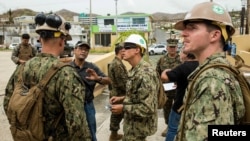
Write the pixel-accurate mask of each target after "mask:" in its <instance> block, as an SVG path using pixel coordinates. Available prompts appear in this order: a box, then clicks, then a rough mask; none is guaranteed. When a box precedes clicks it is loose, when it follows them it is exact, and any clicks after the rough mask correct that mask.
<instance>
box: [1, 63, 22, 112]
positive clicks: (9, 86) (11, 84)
mask: <svg viewBox="0 0 250 141" xmlns="http://www.w3.org/2000/svg"><path fill="white" fill-rule="evenodd" d="M19 68H20V65H18V66H17V68H16V70H15V71H14V72H13V74H12V75H11V77H10V79H9V81H8V83H7V85H6V88H5V96H4V100H3V107H4V111H5V113H7V109H8V104H9V100H10V97H11V96H12V94H13V92H14V87H15V80H17V74H18V72H19Z"/></svg>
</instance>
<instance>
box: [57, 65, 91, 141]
mask: <svg viewBox="0 0 250 141" xmlns="http://www.w3.org/2000/svg"><path fill="white" fill-rule="evenodd" d="M60 76H63V77H59V78H58V81H57V85H56V89H59V90H60V91H59V101H60V103H62V106H63V107H64V110H65V119H66V126H67V130H68V132H69V136H70V138H71V140H83V139H85V140H86V141H91V134H90V131H89V128H88V124H87V120H86V114H85V112H84V98H85V85H84V84H83V83H81V78H80V76H79V75H78V74H77V72H76V71H75V70H74V69H73V68H72V67H64V68H63V70H62V71H61V73H60Z"/></svg>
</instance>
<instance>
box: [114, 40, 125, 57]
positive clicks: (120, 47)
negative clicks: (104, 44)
mask: <svg viewBox="0 0 250 141" xmlns="http://www.w3.org/2000/svg"><path fill="white" fill-rule="evenodd" d="M122 49H123V46H121V45H120V44H119V43H118V44H116V45H115V54H116V55H117V54H118V53H119V51H120V50H122Z"/></svg>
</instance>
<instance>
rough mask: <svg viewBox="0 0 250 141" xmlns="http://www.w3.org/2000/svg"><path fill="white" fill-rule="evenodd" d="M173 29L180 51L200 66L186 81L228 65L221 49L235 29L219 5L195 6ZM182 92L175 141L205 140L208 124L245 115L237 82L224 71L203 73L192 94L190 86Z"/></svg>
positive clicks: (224, 122) (225, 122) (234, 120)
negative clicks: (178, 33)
mask: <svg viewBox="0 0 250 141" xmlns="http://www.w3.org/2000/svg"><path fill="white" fill-rule="evenodd" d="M175 28H176V29H178V30H182V33H181V35H182V36H183V41H184V46H185V47H184V51H185V52H187V53H193V54H194V55H195V56H196V58H197V59H198V61H199V64H200V65H199V67H197V68H196V70H194V71H193V73H191V75H189V77H188V78H189V79H190V78H193V77H194V76H195V75H196V74H197V73H198V72H199V70H201V69H202V68H204V67H206V66H207V65H209V64H216V63H221V64H226V65H229V66H230V65H231V64H230V63H229V62H228V60H227V59H226V56H225V52H224V50H225V49H226V48H225V47H226V46H227V45H226V44H225V43H227V40H228V39H229V38H230V37H231V36H232V35H233V34H234V32H235V29H234V27H233V25H232V21H231V17H230V15H229V13H228V12H227V11H226V9H224V8H223V7H222V6H221V5H219V4H217V3H214V2H203V3H200V4H197V5H195V6H194V7H193V9H191V11H189V12H188V13H187V15H186V17H185V18H184V20H182V21H179V22H177V23H176V24H175ZM189 84H190V83H189ZM186 90H187V91H186V93H185V96H184V104H185V105H184V110H183V111H182V116H181V120H180V124H179V127H178V132H177V138H176V139H177V140H178V141H204V140H208V125H233V124H237V121H239V120H240V119H241V118H242V117H243V115H244V113H245V107H244V102H243V96H242V92H241V88H240V86H239V82H238V81H237V79H236V78H235V77H234V76H232V75H231V74H230V73H229V72H227V71H226V70H224V69H221V68H218V67H217V68H215V67H214V68H209V69H207V70H205V71H204V72H202V73H201V74H200V75H199V76H198V78H197V79H196V81H194V85H193V89H192V91H191V90H190V86H188V88H187V89H186ZM189 91H191V92H190V93H189Z"/></svg>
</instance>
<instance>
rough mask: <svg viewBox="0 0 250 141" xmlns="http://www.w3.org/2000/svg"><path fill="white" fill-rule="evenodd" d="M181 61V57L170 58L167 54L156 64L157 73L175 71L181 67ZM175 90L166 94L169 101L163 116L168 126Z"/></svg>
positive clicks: (164, 108)
mask: <svg viewBox="0 0 250 141" xmlns="http://www.w3.org/2000/svg"><path fill="white" fill-rule="evenodd" d="M180 64H181V61H180V55H179V54H176V56H175V57H174V58H171V57H169V56H168V54H165V55H164V56H163V57H161V58H160V59H159V60H158V62H157V64H156V71H157V72H158V73H159V74H160V75H161V73H162V72H163V71H164V70H165V69H173V68H175V67H176V66H178V65H180ZM175 93H176V91H175V90H172V91H168V92H166V94H167V97H168V99H167V101H166V104H165V105H164V107H163V114H164V120H165V123H166V124H168V117H169V114H170V110H171V108H172V105H173V104H172V103H173V100H174V97H175Z"/></svg>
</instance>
